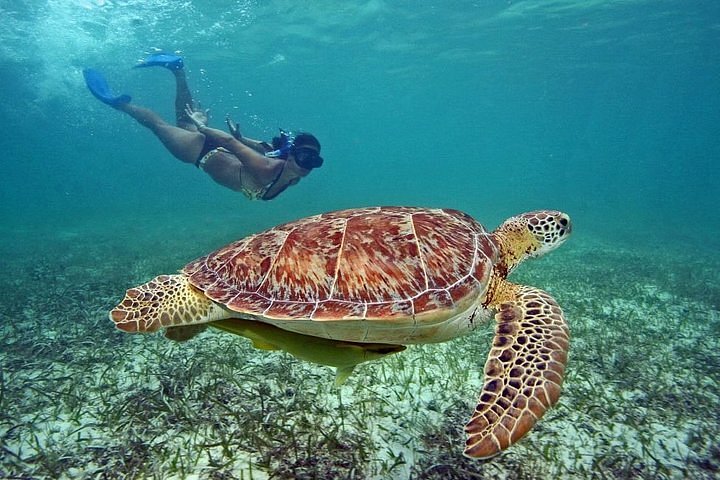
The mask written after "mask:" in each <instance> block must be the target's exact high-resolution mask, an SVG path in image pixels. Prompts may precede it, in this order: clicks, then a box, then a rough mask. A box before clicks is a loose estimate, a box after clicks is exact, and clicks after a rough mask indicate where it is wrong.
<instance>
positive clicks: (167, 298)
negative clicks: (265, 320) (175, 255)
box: [110, 275, 228, 333]
mask: <svg viewBox="0 0 720 480" xmlns="http://www.w3.org/2000/svg"><path fill="white" fill-rule="evenodd" d="M227 316H228V315H227V312H226V311H225V309H223V308H222V307H220V306H219V305H217V304H216V303H215V302H213V301H212V300H210V299H209V298H207V297H206V296H205V294H204V293H202V292H201V291H200V290H198V289H197V288H195V287H193V286H192V285H191V284H190V282H189V281H188V279H187V277H186V276H185V275H160V276H158V277H155V278H153V279H152V280H150V281H149V282H147V283H144V284H142V285H139V286H137V287H135V288H131V289H130V290H128V291H127V292H126V293H125V298H123V300H122V302H120V303H119V304H118V305H117V306H116V307H115V308H114V309H112V310H111V311H110V320H112V321H113V322H115V326H116V327H117V328H119V329H120V330H123V331H125V332H131V333H133V332H141V333H142V332H154V331H157V330H158V329H160V328H167V327H178V326H187V325H198V324H203V323H207V322H212V321H215V320H220V319H221V318H225V317H227Z"/></svg>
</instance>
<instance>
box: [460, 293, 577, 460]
mask: <svg viewBox="0 0 720 480" xmlns="http://www.w3.org/2000/svg"><path fill="white" fill-rule="evenodd" d="M507 285H508V287H511V288H509V290H510V291H512V292H513V294H514V295H512V296H511V297H510V298H506V299H504V301H503V302H502V303H501V304H500V305H498V306H497V314H496V315H495V320H496V322H497V324H496V327H495V339H494V341H493V348H492V349H491V350H490V353H489V354H488V359H487V363H486V364H485V383H484V385H483V389H482V392H481V394H480V400H479V402H478V405H477V407H476V408H475V412H474V414H473V416H472V418H471V419H470V421H469V422H468V423H467V425H466V426H465V432H466V433H467V442H466V448H465V455H467V456H468V457H474V458H489V457H492V456H495V455H497V454H498V453H500V452H501V451H502V450H504V449H506V448H507V447H509V446H510V445H512V444H513V443H515V442H517V441H518V440H519V439H520V438H522V437H523V436H524V435H525V434H526V433H528V432H529V431H530V429H531V428H532V427H533V426H534V425H535V422H537V421H538V420H539V419H540V418H541V417H542V416H543V414H544V413H545V412H546V411H547V410H548V409H549V408H550V407H552V406H553V405H554V404H555V403H557V401H558V398H559V397H560V387H561V385H562V381H563V374H564V372H565V365H566V363H567V352H568V345H569V332H568V328H567V325H566V323H565V319H564V317H563V312H562V310H561V309H560V307H559V306H558V304H557V303H556V302H555V300H554V299H553V298H552V297H551V296H550V295H549V294H548V293H546V292H544V291H542V290H540V289H537V288H533V287H525V286H518V285H513V284H510V283H508V284H507Z"/></svg>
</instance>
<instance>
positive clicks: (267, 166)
mask: <svg viewBox="0 0 720 480" xmlns="http://www.w3.org/2000/svg"><path fill="white" fill-rule="evenodd" d="M185 113H186V114H187V115H188V117H189V118H190V120H192V122H193V123H194V124H195V126H196V127H197V129H198V132H200V133H202V134H203V135H205V137H206V138H207V139H208V140H209V141H210V144H211V145H213V146H215V147H222V148H225V149H227V150H229V151H230V152H231V153H232V154H233V155H235V156H236V157H237V158H238V159H239V160H240V161H241V162H242V163H243V165H245V166H246V167H247V169H248V170H249V171H250V173H251V174H252V175H253V176H255V177H256V178H257V179H258V180H259V181H260V182H261V183H262V182H264V181H265V180H266V179H267V178H268V177H270V179H272V178H274V175H275V169H276V168H277V162H278V161H277V160H275V159H272V158H267V157H266V156H265V155H263V154H262V153H260V152H259V151H257V150H255V149H254V148H252V147H250V146H248V145H246V144H245V143H243V142H242V141H241V140H237V139H236V138H235V137H234V136H232V135H231V134H229V133H226V132H224V131H223V130H218V129H216V128H210V127H208V126H206V125H205V123H204V122H203V120H204V115H203V113H202V112H194V111H193V110H192V109H191V108H190V106H186V107H185ZM263 152H264V150H263ZM268 181H269V180H268Z"/></svg>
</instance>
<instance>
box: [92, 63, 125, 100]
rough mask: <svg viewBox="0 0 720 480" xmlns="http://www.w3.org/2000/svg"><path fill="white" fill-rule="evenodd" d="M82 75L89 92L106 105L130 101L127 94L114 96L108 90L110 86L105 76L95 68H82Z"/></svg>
mask: <svg viewBox="0 0 720 480" xmlns="http://www.w3.org/2000/svg"><path fill="white" fill-rule="evenodd" d="M83 77H85V85H87V88H88V90H90V93H92V94H93V95H95V98H97V99H98V100H100V101H101V102H103V103H104V104H106V105H110V106H111V107H119V106H120V105H124V104H126V103H130V96H129V95H119V96H114V95H113V94H112V92H111V91H110V86H109V85H108V83H107V80H105V76H104V75H103V74H102V73H100V72H99V71H97V70H94V69H92V68H86V69H85V70H83Z"/></svg>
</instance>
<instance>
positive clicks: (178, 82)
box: [171, 68, 197, 132]
mask: <svg viewBox="0 0 720 480" xmlns="http://www.w3.org/2000/svg"><path fill="white" fill-rule="evenodd" d="M171 71H172V73H173V75H175V122H176V123H177V126H178V127H180V128H182V129H185V130H188V131H190V132H197V127H196V126H195V123H194V122H193V121H192V120H190V119H189V118H188V116H187V114H186V113H185V105H190V108H192V109H193V110H194V109H195V105H194V102H193V98H192V93H191V92H190V87H189V86H188V83H187V78H186V77H185V70H184V69H182V68H181V69H178V70H171Z"/></svg>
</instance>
